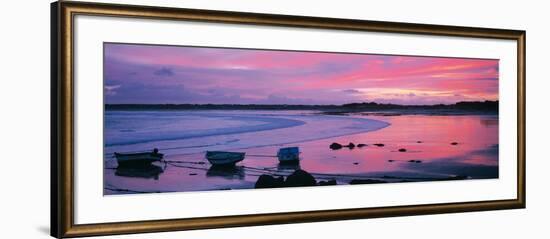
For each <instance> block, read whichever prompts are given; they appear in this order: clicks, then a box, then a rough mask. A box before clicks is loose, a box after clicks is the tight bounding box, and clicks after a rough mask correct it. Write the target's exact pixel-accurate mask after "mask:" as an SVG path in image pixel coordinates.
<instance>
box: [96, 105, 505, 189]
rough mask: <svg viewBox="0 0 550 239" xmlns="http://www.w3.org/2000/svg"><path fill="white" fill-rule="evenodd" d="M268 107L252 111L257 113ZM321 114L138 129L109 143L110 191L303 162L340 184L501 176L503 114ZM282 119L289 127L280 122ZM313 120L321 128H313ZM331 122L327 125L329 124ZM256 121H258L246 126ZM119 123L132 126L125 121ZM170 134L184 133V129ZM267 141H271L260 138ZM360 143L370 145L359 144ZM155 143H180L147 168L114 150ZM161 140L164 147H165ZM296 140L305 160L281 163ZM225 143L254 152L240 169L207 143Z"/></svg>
mask: <svg viewBox="0 0 550 239" xmlns="http://www.w3.org/2000/svg"><path fill="white" fill-rule="evenodd" d="M218 113H219V112H218ZM265 113H266V112H247V114H250V115H254V114H265ZM313 113H314V112H285V113H284V114H277V115H275V116H273V115H271V116H269V118H270V119H271V118H276V119H277V120H275V121H276V124H277V125H275V126H277V127H272V128H269V127H271V126H273V125H266V124H271V123H272V122H271V121H270V122H267V123H266V121H268V120H266V119H265V118H262V119H261V120H257V119H256V118H253V119H251V120H249V121H242V120H241V121H239V120H235V119H234V118H232V121H231V122H221V123H222V124H221V125H224V126H223V127H225V128H232V127H236V128H239V127H240V129H241V130H242V132H233V133H229V134H224V131H223V130H222V131H220V132H221V133H220V132H218V133H216V132H212V131H209V132H208V135H206V136H205V135H204V134H203V135H202V136H201V137H187V135H188V134H187V135H185V136H186V137H187V138H185V137H180V138H178V139H172V140H163V139H162V138H163V135H157V136H155V137H157V138H156V139H154V140H151V141H148V142H146V141H147V140H144V138H143V137H142V136H140V135H139V134H137V135H138V136H139V137H142V138H141V141H142V142H140V143H129V144H120V145H116V144H115V145H110V146H107V147H106V149H105V151H106V153H105V159H104V160H105V170H104V184H105V187H104V194H106V195H110V194H127V193H147V192H188V191H205V190H228V189H252V188H254V186H255V183H256V181H257V180H258V178H259V177H260V176H261V175H272V176H274V177H278V176H283V177H287V176H288V175H290V174H292V173H293V172H295V171H296V170H298V169H301V170H304V171H306V172H308V173H310V174H311V175H312V176H313V177H314V178H315V179H316V180H317V181H328V180H334V181H335V182H336V184H350V183H352V181H353V180H355V181H353V182H359V183H361V182H367V183H370V182H418V181H437V180H447V179H491V178H498V115H450V116H441V115H392V114H387V116H382V115H364V114H351V115H344V116H337V117H336V118H323V120H326V121H318V119H316V120H315V121H308V119H307V118H303V117H306V116H307V117H309V116H312V115H313ZM285 114H287V115H285ZM201 117H204V116H201ZM227 117H229V118H230V117H232V116H227ZM227 117H225V118H224V117H221V116H219V115H216V116H215V117H213V118H212V119H213V120H216V121H220V120H222V121H223V120H224V119H228V118H227ZM301 117H302V118H301ZM279 119H284V120H282V121H281V120H279ZM350 119H351V120H350ZM193 120H196V119H193ZM247 120H248V119H247ZM164 122H165V123H166V124H174V125H173V126H171V127H186V129H189V128H190V126H189V125H181V124H180V123H182V122H177V121H174V120H170V119H168V120H165V121H164ZM301 122H305V123H301ZM340 122H341V123H340ZM213 123H214V122H213ZM216 123H218V124H217V125H220V124H219V123H220V122H216ZM281 124H284V125H283V126H284V127H279V126H280V125H281ZM308 124H309V126H312V125H313V126H314V127H311V128H308V127H309V126H306V125H308ZM323 125H326V127H325V128H321V127H322V126H323ZM335 125H336V126H335ZM365 125H368V127H366V126H365ZM250 126H254V127H256V128H252V129H250V130H246V128H243V127H250ZM196 127H198V130H197V131H196V132H194V133H193V134H196V135H200V134H201V133H203V132H200V127H202V126H200V127H199V126H196ZM203 128H205V129H208V127H203ZM116 130H118V131H117V132H119V131H120V132H123V133H124V131H122V130H123V129H122V128H116ZM128 130H131V129H128ZM220 130H221V129H220ZM166 131H167V132H168V131H170V129H166ZM322 131H327V132H322ZM329 131H330V132H329ZM334 131H337V132H334ZM113 132H115V131H114V129H113ZM128 132H130V131H128ZM170 132H174V131H170ZM111 133H112V132H111ZM130 133H131V132H130ZM186 133H188V132H186ZM308 133H311V134H310V136H311V137H309V136H308ZM143 135H145V134H143ZM170 136H171V137H172V138H177V137H176V136H178V135H170ZM139 137H136V138H139ZM265 137H269V138H268V139H266V138H265ZM261 141H263V142H267V143H265V144H264V145H262V144H261V143H257V142H261ZM285 141H286V142H285ZM213 142H214V143H213ZM220 142H221V143H220ZM223 142H229V143H223ZM350 142H351V143H353V144H354V145H355V147H353V148H347V147H343V148H341V149H338V150H333V149H330V148H329V145H331V144H332V143H339V144H342V145H347V144H348V143H350ZM359 144H364V145H361V146H362V147H358V146H357V145H359ZM375 144H383V146H376V145H375ZM153 145H160V146H162V147H164V148H168V149H169V148H177V149H173V150H165V151H164V153H165V154H166V156H165V158H164V160H165V162H162V163H154V164H153V165H151V166H150V167H148V168H146V169H143V170H127V169H122V168H118V167H117V164H116V160H114V159H113V157H112V156H111V155H112V152H113V151H114V150H121V149H125V150H128V151H129V150H137V149H140V148H144V149H151V148H152V146H153ZM160 146H157V147H159V148H160V149H161V152H163V150H162V147H160ZM178 146H180V147H178ZM185 146H197V147H185ZM290 146H297V147H299V148H300V152H301V153H300V162H299V164H290V165H286V164H279V162H278V160H277V158H276V157H273V156H275V155H276V153H277V150H278V149H279V148H281V147H290ZM217 149H223V150H230V151H238V152H246V155H247V156H246V158H245V160H244V161H242V162H239V163H237V165H236V167H234V168H229V169H228V168H218V167H215V166H211V165H210V164H209V163H208V161H207V160H206V159H205V158H204V152H205V151H206V150H217ZM361 180H363V181H361ZM369 180H370V181H369Z"/></svg>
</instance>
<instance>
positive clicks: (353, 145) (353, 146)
mask: <svg viewBox="0 0 550 239" xmlns="http://www.w3.org/2000/svg"><path fill="white" fill-rule="evenodd" d="M346 147H348V148H349V149H353V148H355V144H354V143H351V142H350V143H349V144H348V145H346Z"/></svg>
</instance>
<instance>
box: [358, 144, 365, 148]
mask: <svg viewBox="0 0 550 239" xmlns="http://www.w3.org/2000/svg"><path fill="white" fill-rule="evenodd" d="M365 146H367V145H366V144H357V147H359V148H363V147H365Z"/></svg>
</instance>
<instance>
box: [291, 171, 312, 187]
mask: <svg viewBox="0 0 550 239" xmlns="http://www.w3.org/2000/svg"><path fill="white" fill-rule="evenodd" d="M315 185H317V181H315V178H314V177H313V176H311V174H309V173H308V172H306V171H304V170H301V169H298V170H296V171H294V173H292V174H291V175H289V176H288V177H287V178H286V181H285V183H284V186H285V187H303V186H315Z"/></svg>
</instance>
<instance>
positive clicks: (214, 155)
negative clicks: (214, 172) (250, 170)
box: [206, 151, 245, 166]
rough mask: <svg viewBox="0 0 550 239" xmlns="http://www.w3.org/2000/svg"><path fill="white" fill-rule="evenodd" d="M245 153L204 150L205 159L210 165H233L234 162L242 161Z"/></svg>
mask: <svg viewBox="0 0 550 239" xmlns="http://www.w3.org/2000/svg"><path fill="white" fill-rule="evenodd" d="M244 155H245V153H241V152H225V151H206V159H208V162H210V163H211V164H212V165H219V166H233V165H235V163H237V162H240V161H243V159H244Z"/></svg>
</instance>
